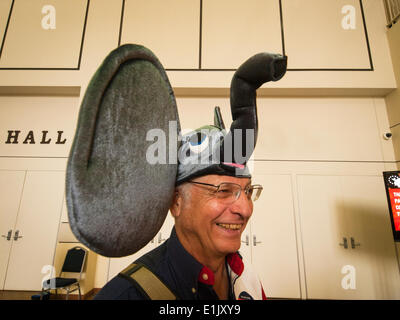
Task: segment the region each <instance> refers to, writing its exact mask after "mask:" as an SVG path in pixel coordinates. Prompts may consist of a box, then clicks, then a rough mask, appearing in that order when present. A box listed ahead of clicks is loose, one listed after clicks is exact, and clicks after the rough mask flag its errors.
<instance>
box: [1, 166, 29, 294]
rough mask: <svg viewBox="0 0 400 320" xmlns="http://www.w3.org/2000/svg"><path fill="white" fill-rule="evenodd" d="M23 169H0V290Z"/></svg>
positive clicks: (5, 267)
mask: <svg viewBox="0 0 400 320" xmlns="http://www.w3.org/2000/svg"><path fill="white" fill-rule="evenodd" d="M24 179H25V171H5V170H4V171H3V170H1V171H0V190H1V192H0V290H3V289H4V281H5V279H6V274H7V265H8V261H9V257H10V249H11V244H12V241H13V240H12V239H13V238H12V235H14V227H15V223H16V219H17V213H18V208H19V205H20V200H21V194H22V189H23V186H24Z"/></svg>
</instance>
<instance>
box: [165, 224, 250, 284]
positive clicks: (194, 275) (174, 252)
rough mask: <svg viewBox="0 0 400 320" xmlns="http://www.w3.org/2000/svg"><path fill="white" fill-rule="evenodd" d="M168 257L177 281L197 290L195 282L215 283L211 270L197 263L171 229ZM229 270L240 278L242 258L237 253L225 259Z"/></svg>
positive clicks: (242, 268) (242, 266) (173, 229)
mask: <svg viewBox="0 0 400 320" xmlns="http://www.w3.org/2000/svg"><path fill="white" fill-rule="evenodd" d="M167 245H168V249H167V250H168V256H169V257H170V258H171V260H170V263H171V265H172V267H173V268H174V270H175V271H176V273H177V275H178V277H179V280H180V281H183V282H184V283H185V284H186V285H189V286H190V287H191V288H195V289H196V290H197V282H201V283H204V284H207V285H211V286H212V285H213V284H214V281H215V277H214V273H213V272H212V270H211V269H210V268H208V267H206V266H204V265H202V264H201V263H200V262H198V261H197V260H196V259H195V258H194V257H193V256H192V255H191V254H190V253H189V252H187V251H186V249H185V248H184V247H183V246H182V244H181V243H180V241H179V239H178V236H177V234H176V231H175V227H173V228H172V231H171V236H170V238H169V241H168V244H167ZM226 262H227V263H228V265H229V267H230V269H231V270H232V271H233V272H234V273H236V274H237V275H238V276H240V275H241V274H242V272H243V270H244V265H243V261H242V257H241V256H240V254H239V253H238V252H235V253H231V254H228V255H227V257H226Z"/></svg>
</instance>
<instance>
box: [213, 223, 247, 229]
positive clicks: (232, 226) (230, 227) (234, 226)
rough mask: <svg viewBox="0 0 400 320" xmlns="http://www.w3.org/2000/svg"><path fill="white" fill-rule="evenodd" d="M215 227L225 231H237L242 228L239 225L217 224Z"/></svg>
mask: <svg viewBox="0 0 400 320" xmlns="http://www.w3.org/2000/svg"><path fill="white" fill-rule="evenodd" d="M217 225H218V226H220V227H223V228H225V229H232V230H239V229H240V228H241V227H242V225H241V224H227V223H217Z"/></svg>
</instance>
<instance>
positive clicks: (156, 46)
mask: <svg viewBox="0 0 400 320" xmlns="http://www.w3.org/2000/svg"><path fill="white" fill-rule="evenodd" d="M124 11H125V12H124V19H123V26H122V35H121V44H124V43H137V44H142V45H144V46H146V47H148V48H149V49H150V50H151V51H153V52H154V53H155V55H156V56H157V57H158V58H159V60H160V62H161V63H162V65H163V66H164V67H165V68H180V69H184V68H197V67H198V59H199V34H200V32H199V26H200V20H199V19H200V3H199V1H197V0H164V1H158V0H148V1H139V0H126V1H125V10H124Z"/></svg>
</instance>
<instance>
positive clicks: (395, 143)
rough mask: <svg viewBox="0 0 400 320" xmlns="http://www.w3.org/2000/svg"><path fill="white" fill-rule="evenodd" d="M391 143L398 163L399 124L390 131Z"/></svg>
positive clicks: (399, 151) (399, 157)
mask: <svg viewBox="0 0 400 320" xmlns="http://www.w3.org/2000/svg"><path fill="white" fill-rule="evenodd" d="M391 131H392V134H393V136H392V141H393V148H394V153H395V156H396V160H397V161H400V124H399V125H397V126H394V127H393V128H392V129H391Z"/></svg>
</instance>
